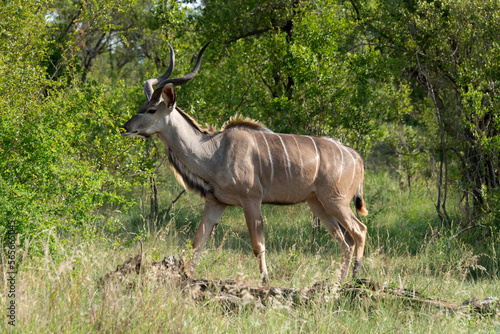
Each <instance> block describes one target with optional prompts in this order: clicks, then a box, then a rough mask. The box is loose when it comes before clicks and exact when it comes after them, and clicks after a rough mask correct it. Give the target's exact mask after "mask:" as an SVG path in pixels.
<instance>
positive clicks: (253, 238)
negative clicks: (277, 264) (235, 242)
mask: <svg viewBox="0 0 500 334" xmlns="http://www.w3.org/2000/svg"><path fill="white" fill-rule="evenodd" d="M243 211H244V212H245V220H246V222H247V227H248V232H249V233H250V242H251V243H252V249H253V253H254V255H255V256H256V257H257V259H258V260H259V269H260V275H261V277H262V283H264V284H265V285H267V284H269V276H268V275H267V267H266V253H265V252H266V246H265V244H264V222H263V221H262V213H261V209H260V201H252V202H249V203H247V204H246V205H245V206H244V207H243Z"/></svg>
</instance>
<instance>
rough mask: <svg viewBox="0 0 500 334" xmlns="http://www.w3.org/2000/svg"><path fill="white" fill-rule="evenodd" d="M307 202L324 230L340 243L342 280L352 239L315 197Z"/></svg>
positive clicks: (346, 269) (352, 245) (352, 251)
mask: <svg viewBox="0 0 500 334" xmlns="http://www.w3.org/2000/svg"><path fill="white" fill-rule="evenodd" d="M307 204H309V206H310V207H311V210H312V211H313V213H314V214H315V215H316V216H317V217H319V219H320V220H321V223H323V225H324V226H325V228H326V230H327V231H328V233H330V235H331V236H332V237H333V238H334V239H335V240H336V241H337V242H338V244H339V245H340V250H341V252H342V264H341V266H340V281H341V282H344V281H345V280H346V278H347V273H348V271H349V265H350V264H351V258H352V255H353V253H354V240H353V239H352V237H351V235H350V234H349V233H347V232H346V230H345V229H344V228H343V227H342V226H341V225H340V224H339V223H338V221H337V220H336V219H335V218H333V217H332V216H331V215H329V214H328V212H327V211H326V210H325V208H324V207H323V204H321V202H320V201H319V200H318V199H317V198H316V197H314V198H310V199H308V200H307Z"/></svg>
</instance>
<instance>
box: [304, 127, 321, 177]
mask: <svg viewBox="0 0 500 334" xmlns="http://www.w3.org/2000/svg"><path fill="white" fill-rule="evenodd" d="M306 137H308V138H309V139H311V141H312V142H313V144H314V150H315V151H316V172H315V173H314V180H316V176H318V171H319V154H318V147H317V146H316V142H315V141H314V139H313V138H312V137H310V136H306Z"/></svg>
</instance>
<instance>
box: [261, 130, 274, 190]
mask: <svg viewBox="0 0 500 334" xmlns="http://www.w3.org/2000/svg"><path fill="white" fill-rule="evenodd" d="M260 134H261V135H262V138H264V141H265V142H266V146H267V152H268V153H269V163H270V164H271V182H273V177H274V166H273V158H272V157H271V149H270V148H269V143H268V142H267V139H266V136H264V133H263V132H261V133H260Z"/></svg>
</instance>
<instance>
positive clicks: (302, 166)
mask: <svg viewBox="0 0 500 334" xmlns="http://www.w3.org/2000/svg"><path fill="white" fill-rule="evenodd" d="M292 138H293V140H295V144H296V145H297V150H298V151H299V158H300V176H301V177H302V170H303V169H304V163H303V162H302V152H300V147H299V143H298V142H297V139H295V136H293V135H292Z"/></svg>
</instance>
